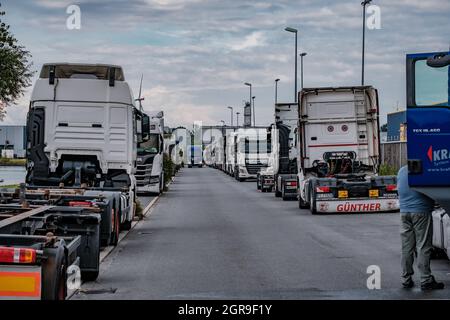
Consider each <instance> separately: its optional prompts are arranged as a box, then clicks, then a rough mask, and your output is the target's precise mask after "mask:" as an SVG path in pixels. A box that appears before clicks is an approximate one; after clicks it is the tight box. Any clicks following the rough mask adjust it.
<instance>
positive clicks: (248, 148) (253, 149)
mask: <svg viewBox="0 0 450 320" xmlns="http://www.w3.org/2000/svg"><path fill="white" fill-rule="evenodd" d="M271 148H272V145H271V143H270V142H268V141H267V140H260V141H256V140H248V139H246V140H245V143H244V144H242V145H241V152H244V153H248V154H252V153H259V154H264V153H270V152H271Z"/></svg>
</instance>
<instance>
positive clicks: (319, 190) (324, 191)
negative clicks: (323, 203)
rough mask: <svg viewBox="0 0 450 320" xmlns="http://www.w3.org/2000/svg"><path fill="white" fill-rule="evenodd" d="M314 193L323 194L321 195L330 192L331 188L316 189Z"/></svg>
mask: <svg viewBox="0 0 450 320" xmlns="http://www.w3.org/2000/svg"><path fill="white" fill-rule="evenodd" d="M316 192H323V193H327V192H331V188H330V187H316Z"/></svg>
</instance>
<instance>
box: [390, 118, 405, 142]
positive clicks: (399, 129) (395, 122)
mask: <svg viewBox="0 0 450 320" xmlns="http://www.w3.org/2000/svg"><path fill="white" fill-rule="evenodd" d="M387 141H388V142H390V141H406V111H397V112H393V113H389V114H388V115H387Z"/></svg>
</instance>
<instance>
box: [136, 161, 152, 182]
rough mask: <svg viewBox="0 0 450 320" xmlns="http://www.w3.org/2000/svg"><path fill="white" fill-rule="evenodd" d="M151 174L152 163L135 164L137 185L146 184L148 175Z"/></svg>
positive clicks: (148, 178)
mask: <svg viewBox="0 0 450 320" xmlns="http://www.w3.org/2000/svg"><path fill="white" fill-rule="evenodd" d="M151 175H152V165H151V164H138V165H137V166H136V174H135V177H136V183H137V185H138V186H142V185H146V184H147V183H148V182H149V180H150V176H151Z"/></svg>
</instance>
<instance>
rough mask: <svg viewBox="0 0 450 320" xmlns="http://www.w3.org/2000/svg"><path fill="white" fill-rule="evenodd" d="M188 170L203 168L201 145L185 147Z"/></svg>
mask: <svg viewBox="0 0 450 320" xmlns="http://www.w3.org/2000/svg"><path fill="white" fill-rule="evenodd" d="M187 157H188V168H193V167H198V168H202V167H203V150H202V146H201V145H193V144H192V145H188V147H187Z"/></svg>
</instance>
